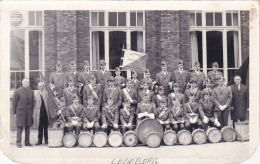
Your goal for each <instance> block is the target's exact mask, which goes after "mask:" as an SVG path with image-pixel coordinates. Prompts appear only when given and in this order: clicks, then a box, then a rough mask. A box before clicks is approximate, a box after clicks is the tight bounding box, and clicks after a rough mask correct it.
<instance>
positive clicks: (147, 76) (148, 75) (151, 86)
mask: <svg viewBox="0 0 260 164" xmlns="http://www.w3.org/2000/svg"><path fill="white" fill-rule="evenodd" d="M142 81H145V82H146V83H147V84H148V85H149V89H150V90H151V91H154V85H155V84H156V81H154V80H153V79H152V78H151V73H150V70H149V69H147V70H146V71H145V73H144V78H143V79H142V80H141V83H142Z"/></svg>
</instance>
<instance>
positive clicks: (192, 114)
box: [188, 103, 196, 116]
mask: <svg viewBox="0 0 260 164" xmlns="http://www.w3.org/2000/svg"><path fill="white" fill-rule="evenodd" d="M188 107H189V109H190V111H191V114H189V115H190V116H194V115H196V114H195V113H194V112H193V111H192V109H191V107H190V103H188Z"/></svg>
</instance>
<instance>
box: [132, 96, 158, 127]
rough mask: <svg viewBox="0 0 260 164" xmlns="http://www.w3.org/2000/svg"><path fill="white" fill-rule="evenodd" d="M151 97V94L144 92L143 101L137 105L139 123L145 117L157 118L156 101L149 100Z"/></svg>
mask: <svg viewBox="0 0 260 164" xmlns="http://www.w3.org/2000/svg"><path fill="white" fill-rule="evenodd" d="M149 97H150V96H149V95H148V94H144V97H143V101H142V102H140V103H138V105H137V109H136V114H137V124H139V123H140V122H141V121H142V120H143V119H145V118H152V119H155V113H156V108H155V105H154V103H152V102H151V101H149Z"/></svg>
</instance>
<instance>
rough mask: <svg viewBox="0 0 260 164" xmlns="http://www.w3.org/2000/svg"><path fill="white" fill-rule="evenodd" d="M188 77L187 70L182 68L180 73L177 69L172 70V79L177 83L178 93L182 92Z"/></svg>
mask: <svg viewBox="0 0 260 164" xmlns="http://www.w3.org/2000/svg"><path fill="white" fill-rule="evenodd" d="M189 79H190V73H189V72H188V71H187V70H185V69H183V71H182V73H181V72H180V71H179V70H178V69H176V70H174V71H173V75H172V81H174V82H175V83H178V85H179V92H180V93H184V91H185V89H186V85H187V83H188V81H189Z"/></svg>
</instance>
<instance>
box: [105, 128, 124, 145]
mask: <svg viewBox="0 0 260 164" xmlns="http://www.w3.org/2000/svg"><path fill="white" fill-rule="evenodd" d="M115 137H116V138H115ZM115 139H116V141H115ZM108 143H109V145H110V146H112V147H119V146H120V145H121V144H122V143H123V136H122V134H121V133H120V132H118V131H113V132H111V133H110V134H109V136H108Z"/></svg>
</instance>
